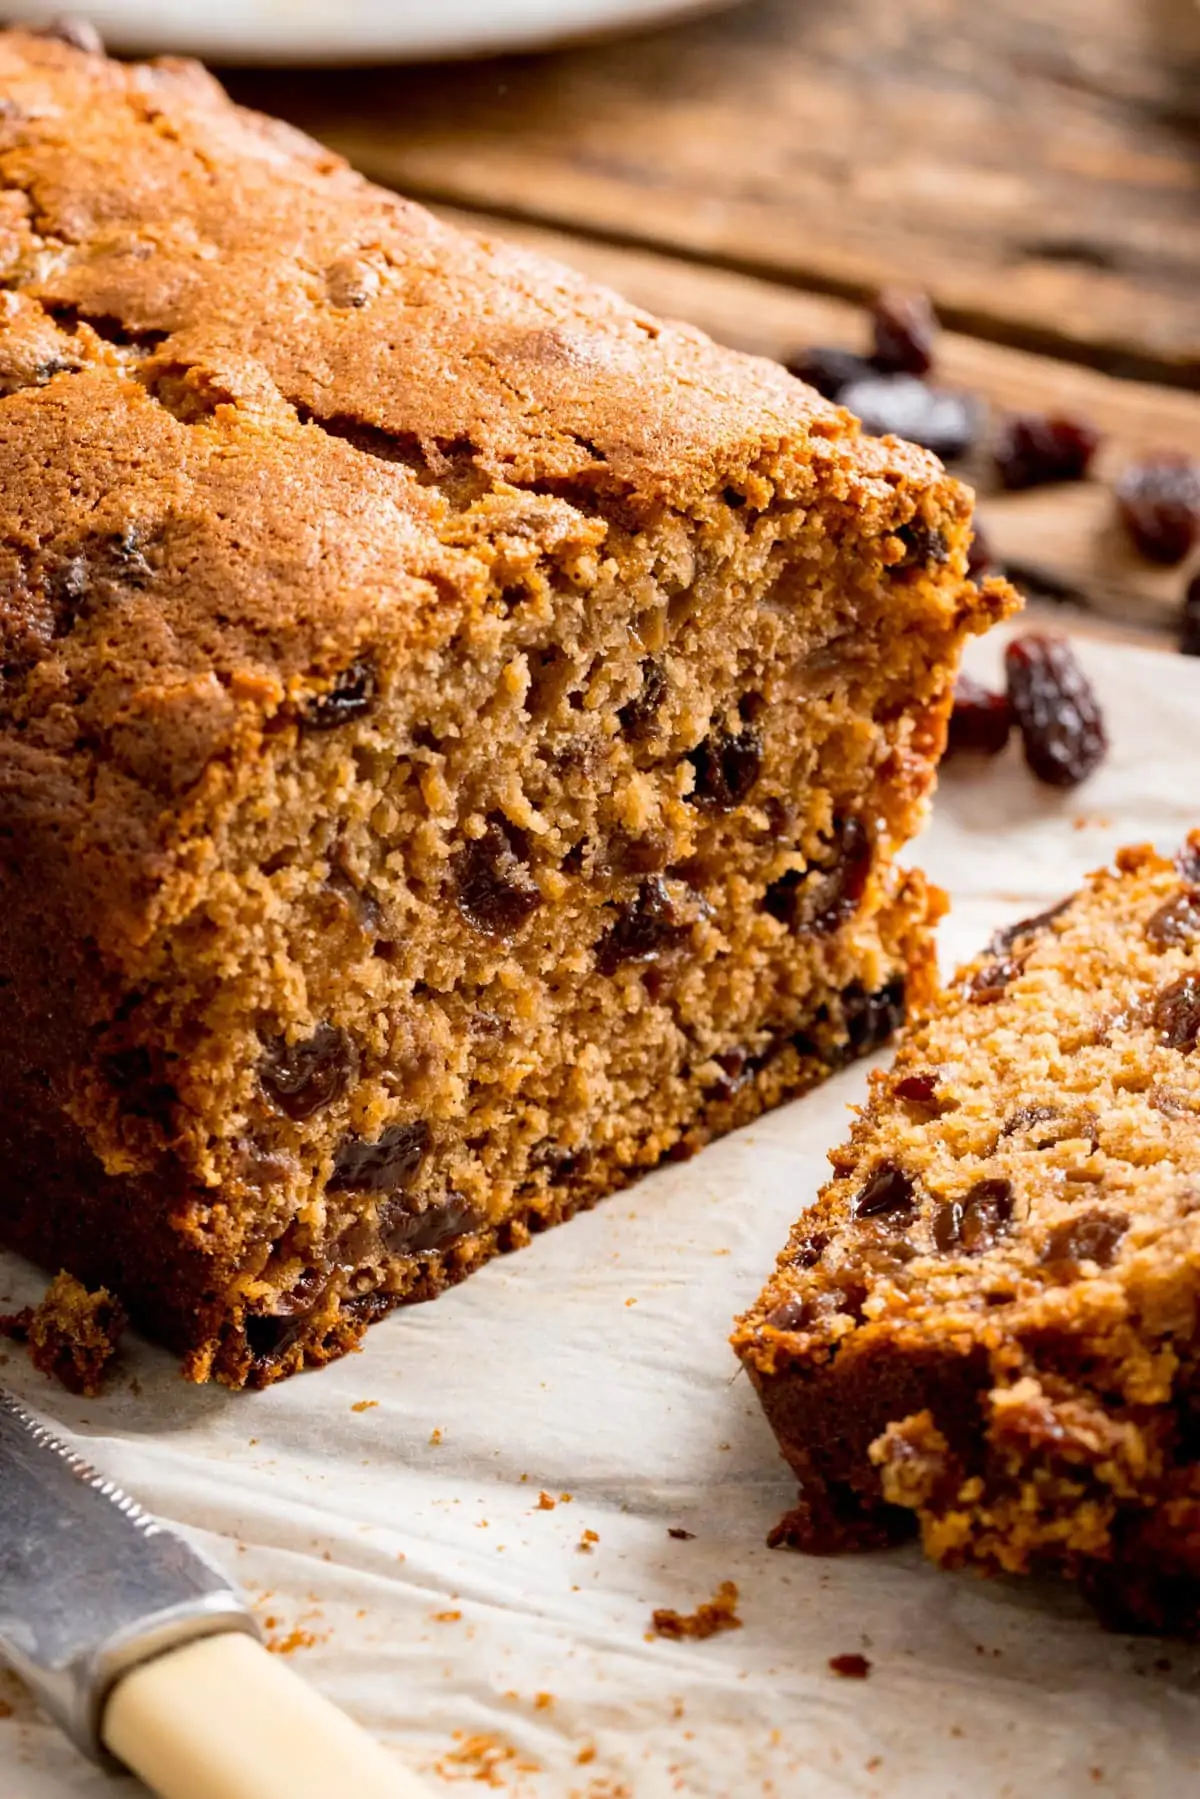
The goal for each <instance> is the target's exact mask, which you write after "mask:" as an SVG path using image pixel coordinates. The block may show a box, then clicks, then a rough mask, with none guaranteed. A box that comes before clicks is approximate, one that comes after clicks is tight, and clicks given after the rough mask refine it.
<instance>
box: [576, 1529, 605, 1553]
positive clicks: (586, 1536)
mask: <svg viewBox="0 0 1200 1799" xmlns="http://www.w3.org/2000/svg"><path fill="white" fill-rule="evenodd" d="M599 1541H600V1533H599V1531H596V1530H585V1531H584V1533H583V1535H582V1536H581V1537H580V1539H579V1541H578V1543H576V1545H575V1547H576V1549H577V1550H578V1551H579V1553H580V1555H591V1553H592V1550H593V1549H594V1548H595V1546H596V1544H597V1543H598V1542H599Z"/></svg>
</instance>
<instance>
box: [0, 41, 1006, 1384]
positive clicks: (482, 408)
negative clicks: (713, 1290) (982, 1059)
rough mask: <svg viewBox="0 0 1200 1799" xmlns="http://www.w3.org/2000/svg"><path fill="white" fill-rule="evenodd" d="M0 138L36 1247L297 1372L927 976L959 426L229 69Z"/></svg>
mask: <svg viewBox="0 0 1200 1799" xmlns="http://www.w3.org/2000/svg"><path fill="white" fill-rule="evenodd" d="M0 177H2V182H0V279H2V281H3V292H2V293H0V300H2V301H3V319H2V329H0V505H2V508H3V516H2V521H0V572H2V583H0V984H2V985H3V988H4V1005H3V1007H2V1008H0V1238H2V1239H3V1240H4V1241H6V1242H7V1243H9V1244H11V1245H16V1246H18V1247H19V1248H21V1249H22V1250H24V1251H26V1252H28V1253H29V1254H30V1255H31V1256H33V1257H35V1258H37V1259H38V1260H39V1261H41V1262H42V1263H44V1264H45V1265H47V1266H49V1267H51V1268H54V1269H57V1268H59V1267H63V1268H66V1269H67V1270H69V1271H70V1272H71V1273H72V1274H73V1275H75V1276H76V1277H77V1278H79V1279H80V1280H82V1281H84V1282H85V1283H86V1285H87V1286H88V1287H91V1288H94V1287H98V1286H103V1287H105V1288H106V1289H108V1290H109V1291H110V1292H112V1293H113V1294H114V1295H116V1296H117V1297H118V1298H119V1300H120V1301H121V1302H122V1303H123V1304H124V1305H125V1306H126V1307H127V1308H128V1310H129V1312H130V1314H131V1315H132V1317H133V1319H134V1320H135V1322H137V1323H139V1324H140V1325H141V1327H142V1328H143V1329H145V1330H147V1331H149V1332H152V1333H153V1334H154V1335H156V1336H158V1337H159V1338H161V1339H162V1340H163V1341H164V1342H166V1343H168V1344H170V1345H172V1346H173V1347H174V1348H175V1349H176V1350H177V1351H178V1352H179V1353H180V1354H181V1355H182V1357H183V1358H184V1362H185V1367H186V1370H187V1372H188V1373H189V1374H190V1375H191V1376H192V1377H193V1378H196V1379H203V1378H207V1377H209V1376H210V1375H215V1376H217V1377H219V1378H220V1379H222V1380H224V1381H226V1382H228V1383H230V1384H233V1385H239V1384H244V1383H247V1382H249V1383H252V1384H261V1383H263V1382H267V1381H270V1380H273V1379H276V1378H278V1377H279V1376H280V1375H283V1374H287V1373H290V1372H291V1371H293V1370H295V1369H297V1368H299V1367H300V1366H302V1365H304V1364H305V1363H319V1362H322V1361H324V1360H327V1359H328V1358H329V1357H331V1356H333V1355H336V1354H338V1353H340V1352H341V1351H343V1350H345V1349H346V1348H348V1347H349V1346H351V1345H352V1344H353V1343H354V1342H355V1341H356V1340H357V1338H358V1337H359V1336H360V1335H361V1333H362V1331H363V1329H364V1327H365V1325H366V1324H367V1323H368V1322H370V1321H371V1320H372V1319H375V1318H378V1317H380V1316H381V1315H382V1314H383V1313H385V1312H386V1311H388V1309H389V1308H390V1307H392V1306H393V1305H395V1304H396V1303H397V1302H399V1301H401V1300H408V1299H420V1298H425V1297H427V1296H429V1295H432V1294H434V1293H436V1292H437V1291H438V1290H439V1289H440V1288H442V1287H444V1286H445V1285H446V1284H447V1283H448V1282H451V1281H455V1280H458V1279H459V1278H461V1276H463V1275H464V1274H466V1273H467V1272H469V1271H470V1270H471V1269H473V1268H475V1267H477V1266H478V1265H479V1264H480V1263H481V1262H482V1261H483V1260H484V1259H485V1258H486V1257H488V1256H490V1255H491V1254H493V1253H494V1252H495V1251H497V1250H498V1249H507V1248H511V1247H513V1246H515V1245H519V1244H521V1243H524V1242H525V1241H527V1239H528V1237H529V1234H530V1232H532V1231H536V1230H539V1229H541V1228H542V1227H543V1226H545V1225H547V1224H551V1223H554V1222H556V1221H557V1220H559V1219H562V1218H564V1217H566V1216H567V1215H568V1214H569V1213H571V1212H572V1211H574V1210H575V1209H576V1208H578V1207H580V1206H583V1205H587V1204H590V1203H591V1202H592V1201H594V1200H595V1199H596V1198H598V1197H599V1196H600V1195H601V1194H603V1193H605V1192H607V1191H609V1190H611V1189H612V1188H614V1187H616V1186H619V1185H620V1184H621V1183H622V1182H624V1181H627V1180H629V1179H631V1178H632V1177H634V1176H635V1175H636V1174H638V1173H639V1172H640V1171H642V1170H644V1169H647V1168H651V1167H653V1166H654V1165H655V1163H657V1162H659V1161H660V1160H661V1159H662V1158H663V1157H664V1156H667V1155H683V1154H687V1153H689V1152H690V1151H692V1150H694V1149H695V1148H696V1147H698V1146H699V1145H700V1144H702V1143H703V1142H704V1141H705V1140H706V1139H707V1138H709V1137H710V1136H712V1135H713V1134H714V1133H716V1132H718V1131H723V1130H727V1129H729V1128H730V1127H731V1126H733V1125H735V1124H737V1123H739V1122H741V1121H743V1120H745V1119H747V1118H750V1117H751V1116H753V1115H754V1114H755V1113H756V1112H758V1111H759V1110H761V1108H762V1107H764V1106H767V1105H771V1104H773V1103H775V1102H776V1101H777V1100H779V1099H781V1098H783V1097H784V1095H786V1094H790V1093H794V1092H798V1091H800V1090H801V1089H802V1088H804V1087H806V1086H809V1085H811V1083H812V1082H814V1081H815V1080H817V1079H818V1078H819V1077H820V1076H821V1075H822V1074H823V1073H824V1072H825V1071H826V1070H827V1069H829V1068H831V1067H836V1066H838V1065H839V1064H840V1063H842V1062H843V1061H844V1060H845V1059H846V1058H847V1057H849V1056H852V1055H854V1054H857V1053H858V1052H860V1051H863V1050H866V1049H869V1048H872V1047H874V1046H875V1045H876V1044H878V1043H879V1042H881V1041H882V1040H883V1039H884V1038H886V1036H887V1035H888V1034H889V1032H890V1031H891V1030H892V1029H893V1028H894V1026H895V1025H896V1023H897V1022H898V1021H899V1019H900V1017H901V1016H902V1013H903V1010H904V1006H905V1001H906V997H907V998H909V999H913V998H915V999H916V1000H918V1001H920V1000H922V999H924V998H925V997H926V995H927V993H928V991H929V988H930V983H931V979H932V975H931V969H932V958H931V951H930V925H931V921H932V918H933V916H934V915H935V913H936V909H937V908H936V903H935V901H934V899H933V898H931V895H930V893H929V892H928V891H927V889H926V887H925V886H924V884H923V882H922V881H921V879H920V877H919V876H918V875H915V874H904V873H902V872H900V871H899V870H898V869H897V867H896V865H895V861H894V857H895V853H896V851H897V849H898V847H899V846H900V845H901V844H902V843H903V842H904V841H905V839H906V838H908V837H909V836H910V835H911V833H912V832H913V831H914V829H915V828H916V826H917V825H918V823H919V822H920V820H921V818H922V815H923V812H924V809H925V807H926V804H927V796H928V793H929V790H930V787H931V785H932V782H933V778H934V769H935V765H936V762H937V758H938V756H939V754H940V751H941V748H942V745H943V742H944V738H945V731H946V716H947V710H948V707H949V704H950V696H951V689H952V682H953V675H954V669H955V665H956V662H957V659H958V652H959V648H960V645H961V643H962V641H963V639H964V637H965V636H967V635H969V634H971V633H973V632H976V631H979V630H981V629H983V628H984V627H985V626H986V625H987V624H989V623H990V622H991V621H992V620H993V619H994V618H996V617H998V616H1000V615H1001V614H1003V613H1004V612H1006V611H1007V610H1008V609H1009V607H1010V604H1011V595H1010V593H1009V591H1008V590H1007V589H1006V588H1004V587H1003V586H1002V585H997V584H993V585H991V586H988V587H986V588H985V589H984V590H983V591H982V592H980V591H978V590H977V589H976V588H975V587H974V586H972V585H971V583H970V582H969V581H968V580H967V578H966V557H967V547H968V544H969V542H970V537H971V523H970V499H969V495H968V494H967V492H966V491H965V490H964V489H963V488H962V487H961V486H959V485H958V484H957V483H956V482H955V481H953V480H951V479H949V478H948V477H947V476H946V474H945V473H944V472H943V470H942V469H941V467H940V465H939V464H938V463H937V462H936V461H935V460H934V459H933V458H931V457H930V456H928V455H927V454H925V453H923V452H922V451H919V450H915V449H912V448H910V447H908V446H906V445H904V444H902V443H899V442H896V441H894V440H873V439H868V438H866V437H864V436H863V435H862V434H861V432H860V430H859V428H858V426H857V425H856V424H855V422H854V421H853V420H852V419H851V418H850V417H849V415H848V414H846V413H844V412H841V411H839V410H837V409H836V408H834V407H832V406H830V405H828V404H826V403H825V402H824V401H822V400H820V399H819V398H818V397H817V396H816V395H815V394H814V393H813V392H811V391H810V390H809V389H807V388H805V387H803V386H801V385H800V384H799V383H798V382H796V381H794V380H793V379H791V378H790V377H789V376H788V375H786V374H785V373H784V372H783V371H782V370H781V369H779V368H776V367H774V366H773V365H770V364H767V363H765V362H761V361H754V360H750V359H747V358H743V357H740V356H737V355H733V354H731V353H727V352H725V351H722V350H719V349H717V348H716V347H714V346H713V345H712V344H711V343H709V342H708V341H707V340H706V339H705V338H703V337H702V336H700V335H699V334H698V333H696V332H694V331H690V330H687V329H686V328H683V327H679V326H671V325H666V324H662V323H660V322H658V321H656V320H655V319H652V318H650V317H647V316H646V315H645V314H644V313H642V312H640V311H638V310H636V309H635V308H633V307H631V306H627V305H625V304H623V303H622V302H621V301H620V300H618V299H617V298H615V297H614V296H613V295H611V294H609V293H607V292H604V291H602V290H598V289H595V288H593V287H590V286H588V285H587V284H586V283H584V282H583V281H582V280H581V279H580V278H578V277H576V276H574V275H572V274H570V273H568V272H567V271H566V270H564V269H561V268H558V267H556V266H553V265H551V264H549V263H545V262H542V261H539V260H537V259H535V258H533V257H531V256H528V255H526V254H524V253H522V252H520V251H518V250H514V249H506V248H504V247H503V246H502V245H499V244H493V243H490V242H485V241H483V240H481V239H479V238H476V237H472V236H465V235H462V234H460V233H458V232H455V231H452V230H450V229H448V228H446V227H445V226H443V225H441V224H439V223H438V222H436V221H435V220H434V219H433V218H431V217H430V216H429V215H428V214H427V213H425V212H423V211H421V210H420V209H419V208H417V207H415V206H412V205H409V204H407V203H406V202H405V201H403V200H401V199H398V198H396V197H395V196H394V195H391V194H387V193H384V192H382V191H380V190H379V189H377V188H373V187H371V186H369V185H368V184H367V183H365V182H364V181H362V180H361V179H359V178H358V177H357V176H355V175H354V174H353V173H352V172H350V171H349V170H348V169H347V168H346V167H345V166H344V165H343V164H342V163H341V162H340V161H339V159H338V158H336V157H335V156H332V155H330V154H329V153H328V152H326V151H324V150H322V149H321V148H320V147H319V146H317V145H315V144H313V143H311V142H310V141H308V140H307V139H305V138H302V137H299V136H298V135H297V134H296V133H294V132H292V131H291V130H289V129H288V128H286V127H285V126H282V125H278V124H275V123H273V122H271V121H269V120H267V119H263V118H260V117H257V116H255V115H252V114H249V113H246V112H243V111H240V110H238V109H237V108H235V107H233V106H232V105H231V104H230V103H229V101H228V100H227V99H226V98H225V96H224V95H223V93H222V92H221V91H220V89H219V88H217V87H216V85H215V84H214V83H212V82H211V81H209V79H208V78H207V77H206V76H205V75H204V74H203V72H202V71H200V70H198V69H197V68H196V67H195V66H194V65H191V64H186V63H180V62H178V61H173V60H164V61H160V62H157V63H152V64H149V65H145V66H137V67H123V66H120V65H118V64H116V63H113V62H109V61H106V60H105V59H104V58H103V57H102V56H98V55H88V54H85V53H83V52H82V51H80V50H78V49H76V48H72V47H71V46H69V45H65V44H62V43H57V42H54V41H49V40H46V39H43V38H38V37H35V36H31V35H23V34H21V33H19V32H14V33H9V34H5V35H0Z"/></svg>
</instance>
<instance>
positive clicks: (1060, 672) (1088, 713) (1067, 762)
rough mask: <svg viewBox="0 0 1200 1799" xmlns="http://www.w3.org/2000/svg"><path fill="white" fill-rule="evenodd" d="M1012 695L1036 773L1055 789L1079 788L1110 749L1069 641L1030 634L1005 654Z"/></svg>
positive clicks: (1093, 697) (1028, 757)
mask: <svg viewBox="0 0 1200 1799" xmlns="http://www.w3.org/2000/svg"><path fill="white" fill-rule="evenodd" d="M1004 666H1005V671H1006V673H1007V676H1008V694H1009V698H1010V699H1011V701H1012V706H1013V713H1014V715H1015V717H1016V721H1017V726H1018V728H1019V730H1020V732H1021V739H1022V743H1023V746H1024V751H1025V760H1026V762H1027V763H1028V765H1029V768H1030V771H1031V773H1032V774H1033V775H1034V776H1035V777H1036V778H1037V779H1038V780H1039V781H1043V782H1044V783H1045V784H1046V785H1047V786H1049V787H1076V786H1078V785H1079V783H1080V782H1081V781H1085V780H1086V779H1087V777H1088V776H1089V775H1090V774H1091V773H1092V772H1093V771H1094V770H1095V769H1096V768H1097V767H1098V766H1099V765H1100V763H1101V762H1102V761H1103V759H1104V756H1105V754H1106V752H1107V750H1108V737H1107V734H1106V732H1105V729H1104V720H1103V717H1102V715H1101V712H1100V707H1099V703H1098V702H1097V699H1096V695H1095V693H1094V692H1093V690H1092V685H1091V683H1090V681H1089V680H1088V678H1087V676H1086V675H1085V674H1084V672H1083V669H1082V668H1081V667H1080V665H1079V661H1078V659H1077V657H1076V655H1075V652H1074V650H1073V649H1072V648H1071V645H1070V644H1069V643H1068V642H1067V640H1066V639H1065V638H1063V637H1051V636H1047V635H1046V634H1044V633H1042V632H1040V631H1027V632H1026V633H1025V634H1024V636H1022V637H1015V638H1013V640H1012V642H1011V643H1010V644H1009V646H1008V648H1007V650H1006V651H1005V655H1004Z"/></svg>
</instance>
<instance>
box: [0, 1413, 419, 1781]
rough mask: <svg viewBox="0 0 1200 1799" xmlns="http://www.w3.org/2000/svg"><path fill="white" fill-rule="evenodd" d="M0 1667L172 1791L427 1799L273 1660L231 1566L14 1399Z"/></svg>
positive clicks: (5, 1439)
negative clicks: (212, 1558) (155, 1514)
mask: <svg viewBox="0 0 1200 1799" xmlns="http://www.w3.org/2000/svg"><path fill="white" fill-rule="evenodd" d="M0 1659H3V1660H4V1661H6V1662H7V1663H8V1665H9V1666H10V1667H11V1668H12V1669H13V1670H14V1671H15V1672H16V1673H17V1674H18V1675H20V1677H21V1679H22V1680H23V1681H24V1682H25V1683H26V1685H27V1686H28V1687H29V1688H30V1689H31V1690H32V1692H33V1694H34V1696H35V1698H36V1699H37V1700H38V1701H39V1703H40V1704H41V1705H42V1707H43V1708H44V1709H45V1710H46V1711H47V1712H48V1713H49V1714H50V1716H51V1717H52V1718H53V1719H54V1721H55V1723H57V1724H58V1725H60V1726H61V1727H62V1729H63V1730H64V1731H66V1733H67V1735H68V1736H69V1737H70V1738H71V1740H72V1741H73V1742H74V1743H75V1744H76V1746H77V1747H78V1748H79V1749H81V1750H82V1751H83V1753H84V1754H85V1755H87V1756H90V1757H91V1758H92V1760H93V1761H96V1762H99V1763H100V1765H101V1766H102V1767H106V1768H108V1769H110V1770H111V1771H113V1772H122V1771H125V1770H129V1771H132V1772H133V1773H135V1774H138V1775H140V1777H141V1778H142V1780H143V1781H144V1782H145V1783H146V1785H147V1786H148V1787H149V1788H150V1789H151V1791H152V1792H155V1793H157V1794H159V1795H161V1799H332V1796H333V1795H340V1794H348V1793H353V1794H354V1795H355V1799H429V1788H428V1787H427V1786H426V1785H425V1784H424V1783H423V1782H422V1781H420V1780H418V1779H417V1777H416V1776H415V1775H414V1774H412V1773H410V1772H409V1771H408V1770H406V1769H405V1768H403V1767H401V1766H400V1765H399V1764H398V1763H397V1762H395V1761H393V1760H392V1759H391V1757H390V1756H389V1755H387V1754H386V1753H385V1752H384V1750H383V1749H381V1748H380V1747H379V1746H378V1745H377V1744H376V1743H375V1742H374V1741H373V1740H372V1739H371V1738H370V1737H369V1736H367V1735H366V1733H365V1732H364V1731H362V1730H360V1728H359V1727H358V1725H357V1724H354V1723H352V1722H351V1720H350V1719H349V1718H348V1717H347V1716H346V1714H345V1713H344V1712H341V1711H339V1710H338V1709H337V1707H336V1706H333V1705H331V1704H330V1703H329V1701H328V1700H327V1699H324V1698H322V1697H321V1695H320V1694H319V1693H318V1692H316V1691H315V1689H313V1688H312V1687H309V1686H307V1685H306V1684H305V1682H304V1681H302V1680H301V1679H300V1678H299V1677H298V1676H297V1675H296V1674H294V1673H293V1672H292V1671H291V1670H290V1669H289V1668H287V1667H285V1666H284V1665H283V1663H281V1662H280V1661H279V1659H278V1657H276V1656H273V1655H270V1654H269V1653H268V1652H267V1650H266V1649H265V1648H264V1647H263V1645H262V1642H261V1641H260V1639H259V1634H258V1626H257V1624H256V1623H255V1621H254V1618H253V1616H252V1615H251V1613H250V1610H249V1608H248V1606H247V1604H246V1601H245V1600H244V1598H243V1597H242V1596H241V1594H240V1593H238V1592H237V1590H236V1589H235V1588H234V1587H233V1586H232V1585H231V1584H230V1583H229V1581H227V1580H226V1578H225V1576H224V1575H223V1574H222V1573H221V1572H220V1571H219V1570H218V1569H217V1568H215V1567H212V1566H211V1565H210V1564H209V1563H208V1562H207V1561H205V1560H204V1558H203V1557H202V1556H200V1555H197V1554H196V1552H195V1551H194V1550H192V1549H190V1548H189V1547H188V1545H187V1544H186V1543H185V1542H184V1541H183V1539H182V1538H181V1537H178V1536H176V1535H175V1534H174V1532H173V1531H170V1530H167V1529H165V1528H164V1527H163V1526H162V1525H161V1524H159V1523H158V1522H157V1521H156V1520H155V1519H153V1518H151V1517H150V1516H149V1514H148V1513H147V1512H144V1511H143V1510H142V1508H141V1506H139V1505H138V1504H137V1502H136V1501H135V1500H133V1499H131V1498H130V1497H129V1495H128V1494H127V1493H123V1492H122V1491H121V1489H120V1487H118V1486H117V1485H116V1483H115V1482H114V1481H111V1480H106V1479H105V1478H104V1477H103V1475H100V1474H97V1472H96V1470H95V1469H94V1468H92V1467H90V1466H89V1464H88V1463H87V1462H85V1461H83V1460H82V1459H81V1458H80V1457H79V1456H77V1455H76V1454H75V1453H74V1451H73V1450H71V1449H69V1448H68V1447H67V1445H66V1444H65V1443H62V1442H60V1441H59V1439H58V1438H57V1437H56V1436H54V1435H53V1433H52V1432H51V1431H49V1430H47V1429H46V1427H45V1425H43V1424H41V1423H39V1421H38V1420H37V1419H36V1418H34V1417H33V1416H32V1415H31V1414H30V1413H29V1412H27V1411H26V1410H25V1409H24V1407H23V1406H21V1405H18V1404H17V1402H16V1400H14V1399H11V1398H10V1397H9V1396H8V1395H7V1394H4V1393H0Z"/></svg>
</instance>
